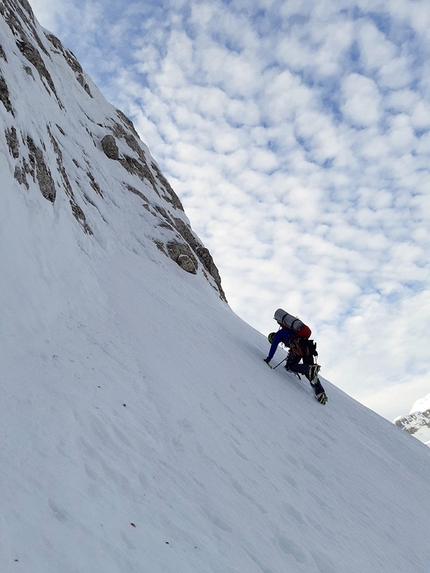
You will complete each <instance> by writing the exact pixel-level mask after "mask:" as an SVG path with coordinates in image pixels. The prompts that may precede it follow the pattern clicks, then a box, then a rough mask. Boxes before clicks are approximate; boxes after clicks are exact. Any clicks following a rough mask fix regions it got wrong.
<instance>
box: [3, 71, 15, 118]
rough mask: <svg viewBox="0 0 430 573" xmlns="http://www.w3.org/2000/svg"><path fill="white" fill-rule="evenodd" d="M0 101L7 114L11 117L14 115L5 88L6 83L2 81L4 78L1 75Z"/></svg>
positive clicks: (6, 88) (7, 91)
mask: <svg viewBox="0 0 430 573" xmlns="http://www.w3.org/2000/svg"><path fill="white" fill-rule="evenodd" d="M0 101H1V102H2V104H3V105H4V106H5V108H6V110H7V111H8V112H9V113H11V114H12V115H15V114H14V113H13V108H12V104H11V102H10V98H9V90H8V87H7V83H6V80H5V79H4V77H3V76H2V75H0Z"/></svg>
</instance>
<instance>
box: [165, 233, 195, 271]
mask: <svg viewBox="0 0 430 573" xmlns="http://www.w3.org/2000/svg"><path fill="white" fill-rule="evenodd" d="M166 247H167V252H168V253H169V257H170V258H171V259H172V260H173V261H175V263H177V264H178V265H179V266H180V267H181V268H182V269H183V270H184V271H187V273H191V274H193V275H195V274H196V273H197V267H198V265H197V259H196V257H195V256H194V255H193V253H192V252H191V249H190V247H189V246H188V245H186V244H185V243H179V242H177V241H169V242H168V243H167V245H166Z"/></svg>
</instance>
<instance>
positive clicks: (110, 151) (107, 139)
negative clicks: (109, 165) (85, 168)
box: [102, 135, 119, 160]
mask: <svg viewBox="0 0 430 573" xmlns="http://www.w3.org/2000/svg"><path fill="white" fill-rule="evenodd" d="M102 149H103V151H104V153H105V155H107V157H109V159H114V160H117V159H118V158H119V150H118V146H117V144H116V141H115V138H114V136H113V135H105V136H104V137H103V139H102Z"/></svg>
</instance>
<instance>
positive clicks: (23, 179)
mask: <svg viewBox="0 0 430 573" xmlns="http://www.w3.org/2000/svg"><path fill="white" fill-rule="evenodd" d="M28 172H29V171H27V163H26V161H24V167H20V166H19V165H17V166H16V167H15V171H14V174H13V176H14V177H15V179H16V180H17V181H18V183H19V184H20V185H25V187H26V188H27V189H29V188H30V186H29V184H28V181H27V173H28Z"/></svg>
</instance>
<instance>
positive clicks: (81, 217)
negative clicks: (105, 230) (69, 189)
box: [70, 199, 93, 235]
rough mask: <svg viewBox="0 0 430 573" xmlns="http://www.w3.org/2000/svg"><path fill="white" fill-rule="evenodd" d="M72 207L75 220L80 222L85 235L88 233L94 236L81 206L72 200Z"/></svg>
mask: <svg viewBox="0 0 430 573" xmlns="http://www.w3.org/2000/svg"><path fill="white" fill-rule="evenodd" d="M70 206H71V208H72V213H73V215H74V217H75V219H76V220H77V221H78V223H80V225H81V226H82V228H83V230H84V231H85V233H87V234H88V235H92V234H93V232H92V230H91V228H90V227H89V225H88V223H87V219H86V217H85V213H84V212H83V211H82V209H81V208H80V207H79V205H78V204H77V203H76V202H75V200H74V199H70Z"/></svg>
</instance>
